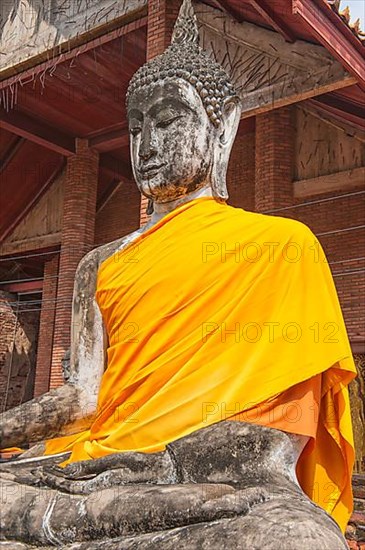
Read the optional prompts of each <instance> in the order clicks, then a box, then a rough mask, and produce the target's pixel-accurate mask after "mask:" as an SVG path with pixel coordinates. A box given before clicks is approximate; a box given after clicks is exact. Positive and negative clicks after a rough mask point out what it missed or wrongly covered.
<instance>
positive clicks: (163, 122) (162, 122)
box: [156, 115, 181, 128]
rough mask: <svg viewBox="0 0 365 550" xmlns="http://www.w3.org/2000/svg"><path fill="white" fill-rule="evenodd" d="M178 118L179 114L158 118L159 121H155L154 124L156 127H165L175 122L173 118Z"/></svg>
mask: <svg viewBox="0 0 365 550" xmlns="http://www.w3.org/2000/svg"><path fill="white" fill-rule="evenodd" d="M179 118H181V115H176V116H172V117H170V118H166V119H164V120H160V121H159V122H157V124H156V126H157V128H167V126H170V124H172V123H173V122H175V120H178V119H179Z"/></svg>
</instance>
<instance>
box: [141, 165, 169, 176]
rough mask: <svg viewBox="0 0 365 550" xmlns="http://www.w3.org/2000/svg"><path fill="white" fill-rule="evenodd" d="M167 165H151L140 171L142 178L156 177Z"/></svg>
mask: <svg viewBox="0 0 365 550" xmlns="http://www.w3.org/2000/svg"><path fill="white" fill-rule="evenodd" d="M163 166H165V164H150V165H148V166H143V167H142V168H141V169H140V173H141V174H142V176H155V175H156V174H157V173H158V171H159V170H160V169H161V168H162V167H163Z"/></svg>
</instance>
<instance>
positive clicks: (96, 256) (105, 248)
mask: <svg viewBox="0 0 365 550" xmlns="http://www.w3.org/2000/svg"><path fill="white" fill-rule="evenodd" d="M140 234H141V229H138V230H136V231H134V232H132V233H129V234H128V235H125V236H123V237H120V238H119V239H116V240H115V241H111V242H110V243H106V244H103V245H100V246H97V247H96V248H94V249H93V250H90V252H88V253H87V254H85V256H83V258H82V259H81V261H80V263H79V265H78V268H77V269H78V271H79V272H80V271H85V270H88V271H89V272H90V271H92V270H94V269H98V268H99V267H100V265H101V264H102V263H103V262H104V261H105V260H107V259H108V258H110V257H111V256H113V254H115V253H116V252H118V251H119V250H122V249H123V248H124V247H125V246H126V245H128V244H129V243H131V242H133V240H134V239H136V238H137V237H138V236H139V235H140Z"/></svg>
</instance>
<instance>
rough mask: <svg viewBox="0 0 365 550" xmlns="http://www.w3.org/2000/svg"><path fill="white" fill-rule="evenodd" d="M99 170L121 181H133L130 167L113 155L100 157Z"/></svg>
mask: <svg viewBox="0 0 365 550" xmlns="http://www.w3.org/2000/svg"><path fill="white" fill-rule="evenodd" d="M99 168H100V170H102V171H103V172H104V173H105V174H107V175H108V176H110V177H112V178H113V179H118V180H119V181H130V180H131V179H133V175H132V171H131V169H130V167H129V165H128V164H126V163H125V162H124V161H123V160H121V159H117V158H115V157H112V156H111V155H107V154H104V155H100V159H99Z"/></svg>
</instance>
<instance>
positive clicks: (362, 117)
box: [312, 96, 365, 130]
mask: <svg viewBox="0 0 365 550" xmlns="http://www.w3.org/2000/svg"><path fill="white" fill-rule="evenodd" d="M312 103H313V104H314V105H317V106H319V107H322V108H323V109H325V110H326V111H327V112H329V113H333V114H334V115H337V116H340V117H342V119H344V120H347V121H348V122H350V123H352V124H353V125H354V126H356V127H358V128H362V129H363V130H365V109H364V108H363V109H361V108H358V107H357V106H356V105H353V104H351V103H349V102H348V101H344V100H343V99H340V98H339V97H335V96H323V97H317V98H316V99H315V100H313V101H312Z"/></svg>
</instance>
